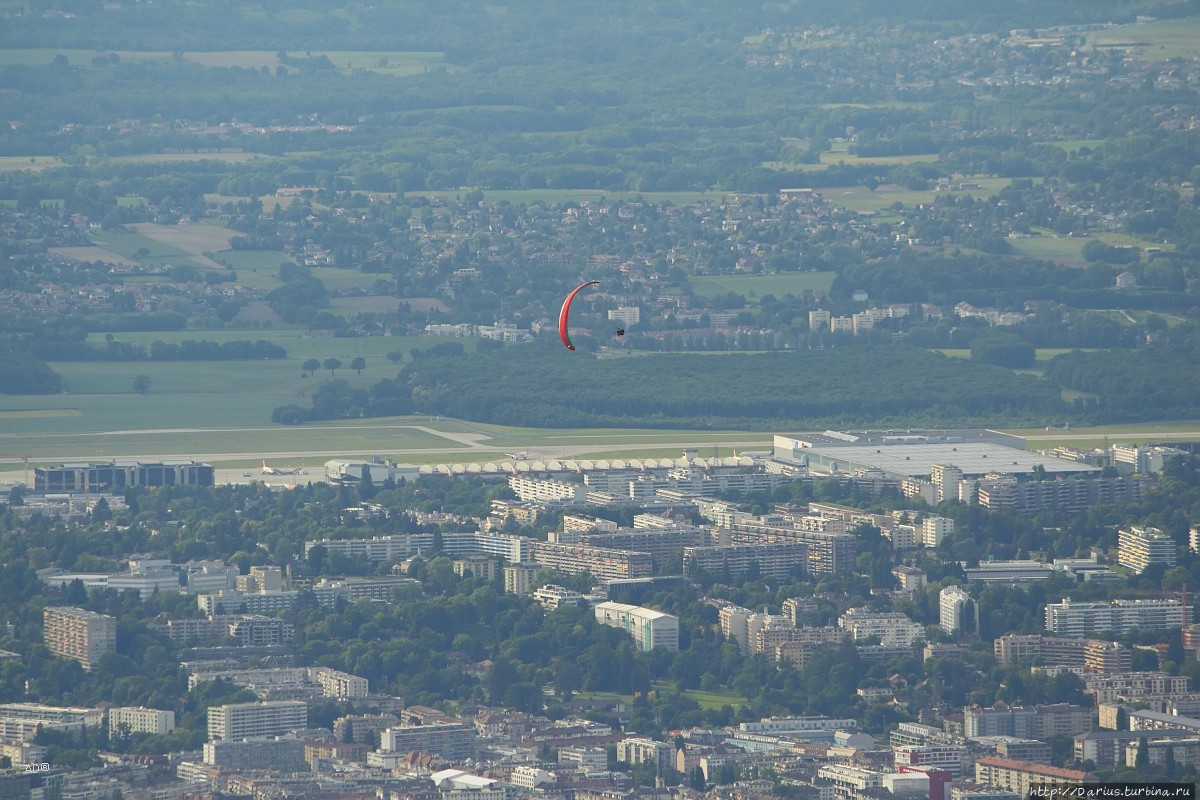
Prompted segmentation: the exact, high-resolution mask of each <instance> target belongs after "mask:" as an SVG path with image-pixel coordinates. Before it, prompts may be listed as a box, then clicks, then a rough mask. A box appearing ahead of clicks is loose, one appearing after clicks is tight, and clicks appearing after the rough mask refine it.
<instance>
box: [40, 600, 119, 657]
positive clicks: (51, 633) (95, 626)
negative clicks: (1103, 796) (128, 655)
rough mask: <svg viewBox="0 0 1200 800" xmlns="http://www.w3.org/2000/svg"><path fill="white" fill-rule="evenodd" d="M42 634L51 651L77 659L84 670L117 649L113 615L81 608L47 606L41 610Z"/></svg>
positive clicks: (57, 654)
mask: <svg viewBox="0 0 1200 800" xmlns="http://www.w3.org/2000/svg"><path fill="white" fill-rule="evenodd" d="M42 635H43V637H44V639H45V641H46V647H47V649H49V650H50V652H51V653H54V655H56V656H61V657H63V658H70V659H72V660H74V661H78V662H79V663H80V664H82V665H83V668H84V669H87V670H90V669H92V668H94V667H95V666H96V665H97V664H98V663H99V662H100V659H101V658H103V657H104V656H106V655H107V654H109V653H115V652H116V650H117V620H116V617H110V616H107V615H106V614H97V613H96V612H94V611H85V610H84V609H81V608H72V607H70V606H51V607H49V608H46V609H44V610H43V612H42Z"/></svg>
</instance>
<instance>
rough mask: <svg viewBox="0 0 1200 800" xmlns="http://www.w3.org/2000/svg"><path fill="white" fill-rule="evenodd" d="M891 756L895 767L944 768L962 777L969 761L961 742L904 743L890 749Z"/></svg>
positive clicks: (965, 747) (957, 776)
mask: <svg viewBox="0 0 1200 800" xmlns="http://www.w3.org/2000/svg"><path fill="white" fill-rule="evenodd" d="M892 758H893V762H894V763H895V765H896V769H900V768H901V767H916V768H918V769H944V770H946V771H947V772H949V773H950V774H951V775H953V776H954V777H956V778H960V777H962V775H963V772H964V770H965V768H966V765H967V764H969V763H970V760H969V758H968V755H967V746H966V745H963V744H922V745H904V746H901V747H895V748H893V749H892Z"/></svg>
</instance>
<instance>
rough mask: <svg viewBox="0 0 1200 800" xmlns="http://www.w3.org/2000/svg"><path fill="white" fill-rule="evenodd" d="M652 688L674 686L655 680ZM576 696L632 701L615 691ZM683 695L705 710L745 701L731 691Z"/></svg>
mask: <svg viewBox="0 0 1200 800" xmlns="http://www.w3.org/2000/svg"><path fill="white" fill-rule="evenodd" d="M653 686H654V688H653V689H651V690H650V691H652V692H655V693H658V694H662V693H666V692H670V693H674V692H675V686H674V685H672V684H670V683H667V682H666V681H655V682H654V684H653ZM575 696H576V697H577V698H580V699H584V700H612V701H621V702H624V703H625V704H627V705H630V704H632V703H633V700H634V698H633V695H631V694H630V695H622V694H617V693H616V692H579V693H578V694H576V695H575ZM683 696H684V697H687V698H689V699H691V700H695V701H696V703H697V704H698V705H699V706H700V708H701V709H703V710H705V711H720V710H721V708H722V707H724V706H733V707H734V708H737V707H738V706H740V705H742V704H744V703H745V702H746V698H745V697H743V696H742V695H739V694H734V693H733V692H704V691H701V690H699V689H685V690H684V691H683Z"/></svg>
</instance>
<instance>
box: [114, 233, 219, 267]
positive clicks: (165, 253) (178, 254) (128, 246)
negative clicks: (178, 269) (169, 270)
mask: <svg viewBox="0 0 1200 800" xmlns="http://www.w3.org/2000/svg"><path fill="white" fill-rule="evenodd" d="M91 239H92V243H93V244H95V245H96V246H97V247H102V248H104V249H105V250H108V251H110V252H113V253H116V254H117V255H119V256H122V257H123V258H127V259H131V260H134V261H137V262H138V263H141V264H184V263H187V264H191V265H193V266H195V267H197V268H199V269H205V265H204V264H203V263H201V262H198V261H194V260H193V259H192V256H193V255H194V253H191V252H189V251H187V250H185V249H183V248H181V247H177V246H175V245H172V244H168V243H166V242H163V241H161V240H160V239H152V238H150V237H149V236H143V235H142V234H140V233H133V232H131V231H103V232H101V233H98V234H95V235H93V236H92V237H91ZM139 253H140V254H141V255H139Z"/></svg>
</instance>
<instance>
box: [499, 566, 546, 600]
mask: <svg viewBox="0 0 1200 800" xmlns="http://www.w3.org/2000/svg"><path fill="white" fill-rule="evenodd" d="M540 569H541V566H540V565H538V564H520V563H518V564H510V565H509V566H506V567H505V568H504V591H506V592H508V593H509V594H515V595H519V596H521V597H524V596H526V595H528V594H529V593H530V592H532V591H533V583H534V580H535V579H536V577H537V574H538V571H539V570H540Z"/></svg>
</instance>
